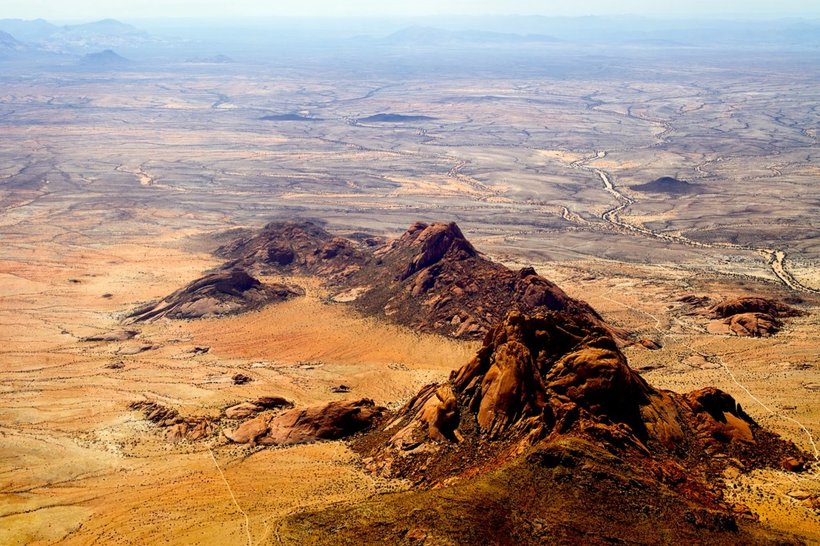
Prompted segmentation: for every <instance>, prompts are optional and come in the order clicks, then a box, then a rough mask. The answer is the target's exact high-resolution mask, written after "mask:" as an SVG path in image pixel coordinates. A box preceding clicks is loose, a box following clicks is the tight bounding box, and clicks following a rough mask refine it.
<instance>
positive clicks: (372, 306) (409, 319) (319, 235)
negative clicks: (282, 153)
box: [217, 221, 625, 339]
mask: <svg viewBox="0 0 820 546" xmlns="http://www.w3.org/2000/svg"><path fill="white" fill-rule="evenodd" d="M217 254H218V255H219V256H222V257H224V258H228V259H229V260H231V261H229V262H228V263H227V264H226V267H234V266H241V267H245V268H248V269H249V270H252V271H256V270H259V271H267V270H272V271H277V272H280V273H291V274H308V275H315V276H319V277H321V278H322V280H323V281H325V283H326V285H327V286H329V287H330V288H331V289H332V290H333V292H334V294H335V297H334V299H335V300H336V301H339V302H350V301H352V302H353V303H354V305H356V306H357V307H358V308H359V309H361V310H362V311H364V312H365V313H367V314H371V315H376V316H383V317H387V318H388V319H390V320H392V321H394V322H397V323H399V324H403V325H406V326H409V327H411V328H413V329H416V330H419V331H423V332H435V333H440V334H444V335H449V336H453V337H457V338H465V339H480V338H481V337H482V336H483V335H484V334H485V333H486V332H487V331H488V330H489V329H490V327H491V326H492V325H493V324H496V323H497V322H499V321H500V320H501V319H503V317H504V315H505V314H506V313H507V312H508V311H510V310H514V309H515V310H520V311H524V312H534V311H550V310H552V311H565V312H568V313H573V314H579V315H584V316H587V317H589V318H590V319H591V320H592V321H594V322H597V323H598V324H600V325H602V326H604V327H606V328H609V329H610V331H612V332H613V333H616V335H618V336H622V337H623V336H625V334H624V333H623V332H621V331H617V330H615V329H614V328H612V327H611V326H608V325H606V324H605V323H604V321H603V320H602V319H601V317H600V316H599V315H598V314H597V313H596V312H595V311H594V310H593V309H592V308H591V307H590V306H589V305H588V304H586V303H584V302H582V301H578V300H575V299H573V298H571V297H569V296H568V295H567V294H566V293H565V292H564V291H563V290H561V289H560V288H559V287H558V286H556V285H555V284H554V283H552V282H550V281H549V280H547V279H545V278H544V277H541V276H540V275H538V274H537V273H536V272H535V270H534V269H532V268H524V269H522V270H520V271H512V270H510V269H508V268H507V267H505V266H503V265H501V264H498V263H496V262H493V261H491V260H489V259H487V258H486V257H484V256H482V255H481V254H480V253H479V252H478V251H477V250H476V249H475V248H474V247H473V245H472V244H471V243H470V242H469V241H468V240H467V239H466V238H465V237H464V234H463V233H462V232H461V230H460V229H459V228H458V226H457V225H456V224H454V223H449V224H447V223H433V224H424V223H417V224H413V225H412V226H410V228H409V229H408V230H407V231H406V232H405V233H404V234H403V235H402V236H401V237H399V238H398V239H395V240H393V241H390V242H388V243H383V242H382V241H381V240H380V239H378V238H374V237H368V236H366V235H362V234H358V235H357V236H356V237H355V238H354V239H345V238H341V237H335V236H333V235H331V234H330V233H328V232H327V231H325V230H324V229H323V228H321V227H320V226H318V225H316V224H313V223H311V222H307V221H302V222H272V223H270V224H268V225H267V226H265V228H263V229H262V230H261V231H260V232H259V233H258V234H256V235H253V236H246V237H242V238H240V239H237V240H236V241H234V242H232V243H229V244H227V245H223V246H222V247H220V248H219V249H218V250H217Z"/></svg>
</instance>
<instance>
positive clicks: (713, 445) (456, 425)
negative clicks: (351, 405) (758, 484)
mask: <svg viewBox="0 0 820 546" xmlns="http://www.w3.org/2000/svg"><path fill="white" fill-rule="evenodd" d="M567 437H572V438H578V439H582V440H584V441H586V442H590V443H591V444H592V445H595V446H599V447H600V448H601V449H604V450H605V451H607V452H609V453H612V454H615V455H617V456H618V457H620V458H622V459H623V460H624V464H627V465H630V466H634V470H635V471H636V472H638V473H640V474H641V475H643V476H644V478H645V479H648V480H650V481H653V482H656V483H659V484H663V485H664V486H665V487H670V488H672V489H674V490H675V491H677V492H678V493H679V494H681V495H684V496H685V497H686V498H687V499H689V500H691V501H694V502H698V503H700V504H702V505H704V506H708V507H710V508H712V509H721V508H725V509H728V508H727V507H726V506H724V505H722V504H721V501H720V495H719V493H718V492H717V491H716V490H715V489H714V487H713V486H712V479H711V477H713V476H719V475H720V474H721V472H722V471H723V470H724V469H725V468H726V466H727V465H728V464H734V465H737V466H738V467H742V468H752V467H756V466H761V465H778V464H779V462H780V461H781V460H784V459H786V458H788V457H796V458H799V457H800V456H801V455H800V453H799V452H798V450H797V448H796V447H795V446H794V445H792V444H791V443H788V442H785V441H783V440H780V439H779V438H778V437H776V436H775V435H773V434H771V433H768V432H766V431H765V430H762V429H761V428H760V427H759V426H758V425H757V424H756V423H755V422H754V421H753V420H752V419H751V418H750V417H749V416H748V415H747V414H746V413H745V412H743V410H742V409H741V407H740V405H739V404H737V403H736V402H735V400H734V399H733V398H732V397H731V396H729V395H728V394H726V393H724V392H722V391H720V390H718V389H714V388H705V389H700V390H697V391H693V392H690V393H688V394H685V395H679V394H676V393H672V392H669V391H662V390H658V389H655V388H653V387H651V386H650V385H649V384H647V383H646V381H644V380H643V379H642V378H641V377H640V376H639V375H638V374H637V373H636V372H634V371H633V370H632V369H631V368H630V367H629V366H628V364H627V361H626V357H625V356H624V355H623V353H621V351H620V350H619V348H618V346H617V344H616V342H615V340H614V339H613V337H612V335H611V334H610V333H609V332H607V331H606V330H605V329H604V328H602V327H600V326H599V325H597V324H595V323H594V322H593V321H591V320H589V319H588V318H587V317H584V316H577V315H569V314H566V313H561V312H548V313H544V314H538V315H525V314H522V313H520V312H511V313H510V314H509V315H508V316H507V317H506V319H505V320H504V321H503V322H502V323H501V324H499V325H497V326H496V327H495V328H494V329H493V330H492V331H490V332H489V333H488V334H487V336H486V337H485V339H484V343H483V346H482V348H481V349H480V350H479V351H478V354H477V355H476V356H475V358H474V359H473V360H471V361H470V362H469V363H468V364H466V365H465V366H464V367H462V368H461V369H460V370H458V371H456V372H454V373H453V374H452V375H451V377H450V380H449V381H448V382H446V383H443V384H438V385H430V386H428V387H425V388H424V389H422V390H421V392H419V394H418V395H417V396H415V397H414V398H413V399H412V400H410V402H408V403H407V404H406V405H405V406H404V407H403V408H402V409H401V410H399V411H398V412H396V413H395V414H392V415H390V416H389V417H388V418H387V419H386V420H385V421H384V422H383V424H382V425H381V426H379V427H377V428H376V429H374V430H373V431H372V432H370V433H368V434H367V435H365V436H363V437H361V438H359V439H356V440H355V442H354V445H355V448H356V449H358V450H359V451H360V452H361V453H362V454H363V455H364V457H365V458H366V459H365V460H366V461H367V464H368V466H369V468H371V469H372V470H374V471H376V472H379V473H381V474H384V475H387V476H396V477H404V478H410V479H413V480H417V481H421V482H423V483H427V484H431V485H432V484H437V483H445V482H447V481H448V480H449V479H451V478H453V477H456V476H460V477H469V476H473V475H476V474H482V473H486V472H488V471H489V470H493V469H498V468H502V467H504V466H505V465H506V464H507V463H509V461H511V460H512V459H514V458H516V457H518V456H519V455H521V454H526V453H530V452H532V450H533V449H538V450H541V451H542V452H545V453H547V452H549V449H550V448H549V446H550V445H553V444H554V443H555V442H557V441H559V440H560V439H562V438H567ZM545 450H546V451H545ZM579 464H581V463H580V462H579Z"/></svg>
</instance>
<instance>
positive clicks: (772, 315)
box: [705, 297, 803, 337]
mask: <svg viewBox="0 0 820 546" xmlns="http://www.w3.org/2000/svg"><path fill="white" fill-rule="evenodd" d="M705 314H706V315H707V316H708V317H710V318H712V319H714V320H713V321H712V322H711V323H710V324H709V325H708V330H709V331H710V332H712V333H717V334H734V335H737V336H746V337H768V336H772V335H774V334H776V333H777V332H778V331H779V330H780V329H781V328H782V327H783V322H782V321H781V320H780V319H782V318H786V317H796V316H800V315H802V314H803V312H802V311H800V310H799V309H796V308H794V307H791V306H790V305H786V304H785V303H782V302H779V301H776V300H772V299H768V298H756V297H743V298H735V299H731V300H726V301H723V302H720V303H718V304H715V305H713V306H712V307H710V308H709V309H707V310H706V311H705Z"/></svg>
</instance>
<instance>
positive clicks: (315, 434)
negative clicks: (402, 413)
mask: <svg viewBox="0 0 820 546" xmlns="http://www.w3.org/2000/svg"><path fill="white" fill-rule="evenodd" d="M383 410H384V408H381V407H378V406H376V405H375V403H374V402H373V401H372V400H369V399H362V400H355V401H339V402H331V403H329V404H326V405H324V406H313V407H309V408H296V409H291V410H288V411H286V412H284V413H281V414H279V415H260V416H258V417H256V418H254V419H251V420H249V421H245V422H244V423H242V424H241V425H240V426H239V427H237V428H236V429H234V430H231V431H227V432H225V436H226V437H227V438H228V439H229V440H231V441H232V442H235V443H240V444H261V445H290V444H301V443H307V442H315V441H317V440H337V439H339V438H344V437H347V436H350V435H351V434H355V433H357V432H360V431H362V430H364V429H366V428H368V427H369V426H370V425H371V424H372V423H373V422H374V420H376V419H378V418H379V417H381V414H382V412H383Z"/></svg>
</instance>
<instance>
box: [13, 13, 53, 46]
mask: <svg viewBox="0 0 820 546" xmlns="http://www.w3.org/2000/svg"><path fill="white" fill-rule="evenodd" d="M0 30H2V31H3V32H7V33H9V34H11V35H12V36H14V37H15V38H17V39H18V40H20V41H21V42H30V43H34V42H39V41H41V40H44V39H45V38H47V37H48V36H50V35H52V34H54V33H55V32H57V31H59V30H60V27H58V26H57V25H52V24H51V23H49V22H48V21H46V20H45V19H34V20H30V21H26V20H23V19H0Z"/></svg>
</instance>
